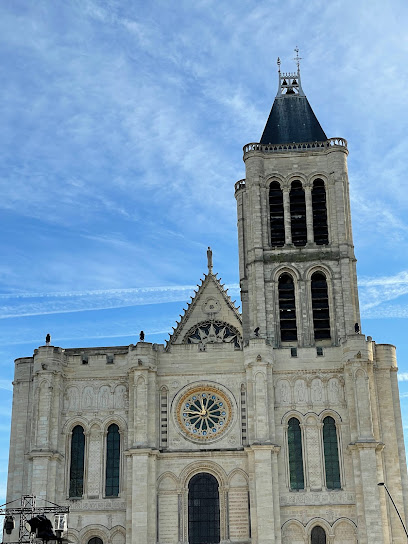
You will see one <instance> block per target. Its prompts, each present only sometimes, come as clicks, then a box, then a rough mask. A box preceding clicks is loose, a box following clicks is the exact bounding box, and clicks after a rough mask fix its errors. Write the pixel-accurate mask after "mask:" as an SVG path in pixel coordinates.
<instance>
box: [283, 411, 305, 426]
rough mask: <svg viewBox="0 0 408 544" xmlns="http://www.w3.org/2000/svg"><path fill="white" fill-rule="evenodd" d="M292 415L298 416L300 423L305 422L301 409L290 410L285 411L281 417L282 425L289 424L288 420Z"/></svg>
mask: <svg viewBox="0 0 408 544" xmlns="http://www.w3.org/2000/svg"><path fill="white" fill-rule="evenodd" d="M291 417H296V418H297V419H298V420H299V422H300V423H303V418H304V417H305V416H304V414H302V412H299V410H289V411H288V412H285V413H284V414H283V416H282V419H281V425H287V424H288V421H289V419H290V418H291Z"/></svg>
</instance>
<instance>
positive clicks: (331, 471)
mask: <svg viewBox="0 0 408 544" xmlns="http://www.w3.org/2000/svg"><path fill="white" fill-rule="evenodd" d="M323 446H324V465H325V469H326V487H327V489H340V487H341V483H340V466H339V449H338V443H337V430H336V422H335V421H334V419H333V418H332V417H330V416H327V417H325V418H324V420H323Z"/></svg>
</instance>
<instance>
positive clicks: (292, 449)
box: [288, 417, 305, 489]
mask: <svg viewBox="0 0 408 544" xmlns="http://www.w3.org/2000/svg"><path fill="white" fill-rule="evenodd" d="M288 450H289V476H290V488H291V489H304V488H305V481H304V475H303V452H302V431H301V429H300V424H299V420H298V419H296V418H295V417H292V418H290V419H289V422H288Z"/></svg>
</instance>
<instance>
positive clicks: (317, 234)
mask: <svg viewBox="0 0 408 544" xmlns="http://www.w3.org/2000/svg"><path fill="white" fill-rule="evenodd" d="M312 208H313V236H314V242H315V244H317V245H318V246H323V245H326V244H328V243H329V230H328V227H327V207H326V189H325V187H324V181H323V180H321V179H315V180H314V182H313V189H312Z"/></svg>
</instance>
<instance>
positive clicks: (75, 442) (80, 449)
mask: <svg viewBox="0 0 408 544" xmlns="http://www.w3.org/2000/svg"><path fill="white" fill-rule="evenodd" d="M84 454H85V435H84V430H83V428H82V427H81V425H77V426H76V427H74V428H73V430H72V438H71V466H70V471H69V496H70V497H82V495H83V492H84Z"/></svg>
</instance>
